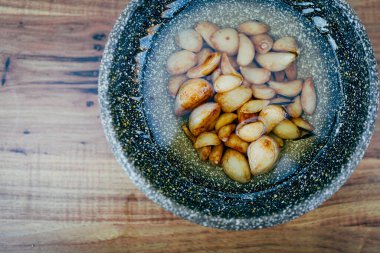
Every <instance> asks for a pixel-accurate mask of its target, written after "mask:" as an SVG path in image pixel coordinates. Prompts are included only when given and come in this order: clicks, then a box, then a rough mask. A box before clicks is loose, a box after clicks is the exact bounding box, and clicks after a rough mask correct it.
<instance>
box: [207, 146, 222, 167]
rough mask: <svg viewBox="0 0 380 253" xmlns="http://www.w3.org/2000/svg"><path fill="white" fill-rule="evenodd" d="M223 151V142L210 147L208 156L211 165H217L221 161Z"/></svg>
mask: <svg viewBox="0 0 380 253" xmlns="http://www.w3.org/2000/svg"><path fill="white" fill-rule="evenodd" d="M223 151H224V144H223V143H222V144H220V145H217V146H214V147H212V150H211V154H210V156H209V158H208V159H209V161H210V163H211V164H212V165H214V166H218V165H219V164H221V162H222V157H223Z"/></svg>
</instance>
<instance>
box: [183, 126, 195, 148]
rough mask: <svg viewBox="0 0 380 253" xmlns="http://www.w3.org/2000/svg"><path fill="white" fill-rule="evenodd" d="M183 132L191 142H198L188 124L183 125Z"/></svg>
mask: <svg viewBox="0 0 380 253" xmlns="http://www.w3.org/2000/svg"><path fill="white" fill-rule="evenodd" d="M182 130H183V132H184V133H185V134H186V136H187V138H189V140H191V142H192V143H193V144H194V143H195V142H196V141H197V137H195V136H194V135H193V134H192V133H191V131H190V129H189V128H188V127H187V126H186V124H183V125H182Z"/></svg>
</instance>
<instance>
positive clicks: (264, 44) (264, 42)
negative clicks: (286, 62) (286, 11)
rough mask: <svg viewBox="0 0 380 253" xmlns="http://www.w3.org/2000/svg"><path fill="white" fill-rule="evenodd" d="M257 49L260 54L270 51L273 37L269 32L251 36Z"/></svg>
mask: <svg viewBox="0 0 380 253" xmlns="http://www.w3.org/2000/svg"><path fill="white" fill-rule="evenodd" d="M251 40H252V43H253V45H254V46H255V50H256V52H257V53H259V54H266V53H268V52H269V51H270V50H271V49H272V47H273V39H272V37H271V36H269V35H268V34H259V35H256V36H252V37H251Z"/></svg>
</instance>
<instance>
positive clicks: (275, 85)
mask: <svg viewBox="0 0 380 253" xmlns="http://www.w3.org/2000/svg"><path fill="white" fill-rule="evenodd" d="M268 84H269V87H271V88H272V89H274V90H275V91H276V93H277V94H279V95H282V96H285V97H295V96H297V95H299V94H300V93H301V91H302V87H303V86H302V80H294V81H290V82H275V81H270V82H268Z"/></svg>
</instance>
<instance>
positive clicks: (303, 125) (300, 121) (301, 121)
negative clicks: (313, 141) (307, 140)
mask: <svg viewBox="0 0 380 253" xmlns="http://www.w3.org/2000/svg"><path fill="white" fill-rule="evenodd" d="M292 122H293V123H294V124H295V125H296V126H298V127H299V128H302V129H305V130H307V131H310V132H313V131H314V130H315V128H314V126H313V125H312V124H310V123H309V122H308V121H307V120H306V119H303V118H293V119H292Z"/></svg>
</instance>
